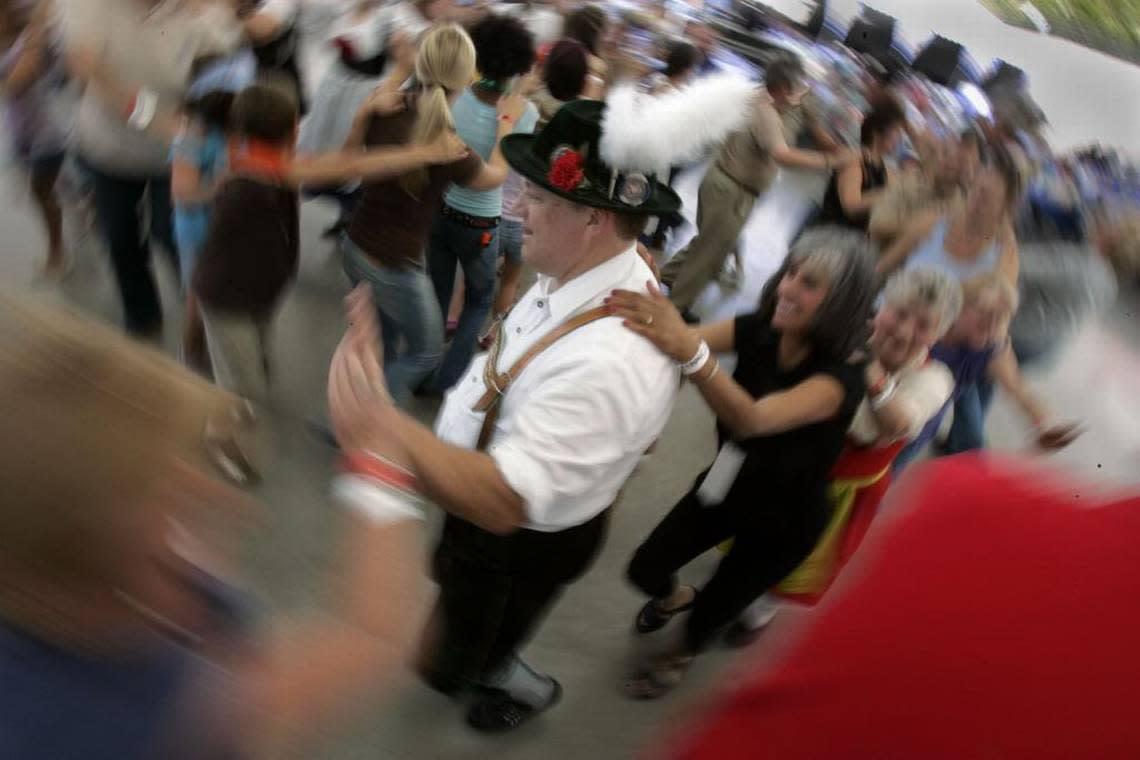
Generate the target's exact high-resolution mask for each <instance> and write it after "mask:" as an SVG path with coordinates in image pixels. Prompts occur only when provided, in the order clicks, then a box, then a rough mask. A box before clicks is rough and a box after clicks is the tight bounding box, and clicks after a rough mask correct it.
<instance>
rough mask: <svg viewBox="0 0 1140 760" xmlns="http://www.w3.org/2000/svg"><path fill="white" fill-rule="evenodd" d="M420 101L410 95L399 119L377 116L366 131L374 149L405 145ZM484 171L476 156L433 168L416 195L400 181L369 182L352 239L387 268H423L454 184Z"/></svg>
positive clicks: (355, 217) (351, 230) (353, 222)
mask: <svg viewBox="0 0 1140 760" xmlns="http://www.w3.org/2000/svg"><path fill="white" fill-rule="evenodd" d="M418 100H419V98H418V96H417V95H416V94H414V93H409V94H408V96H407V97H406V99H405V101H404V102H405V104H406V108H405V109H404V110H403V111H401V112H399V113H396V114H392V115H389V116H382V115H379V114H374V115H373V116H372V117H371V119H370V120H369V122H368V126H367V127H366V129H365V132H364V145H365V146H366V147H369V148H374V147H380V146H385V145H404V144H406V143H407V142H408V140H409V138H410V137H411V133H412V126H413V125H414V124H415V121H416V113H417V110H416V106H417V103H418ZM482 167H483V159H481V158H480V157H479V156H478V155H476V153H475V152H474V151H472V152H470V153H469V154H468V155H467V157H466V158H462V159H460V160H459V161H455V162H454V163H450V164H439V165H433V166H429V167H427V183H426V184H425V185H424V186H423V188H422V189H421V190H420V191H419V192H418V193H417V194H416V195H412V194H411V193H410V192H408V191H407V190H405V189H404V186H403V185H402V184H401V178H400V177H393V178H391V179H387V180H382V181H379V182H367V183H365V185H364V188H363V192H362V194H361V197H360V203H359V205H358V206H357V207H356V211H355V212H354V213H353V215H352V220H351V221H350V222H349V225H348V237H349V239H351V240H352V242H353V243H355V244H356V245H357V246H358V247H359V248H360V249H361V250H362V251H364V253H365V254H367V255H368V257H369V258H370V259H372V260H373V261H375V262H376V263H378V264H381V265H383V266H387V267H401V268H402V267H407V266H422V265H423V260H424V254H423V250H424V245H426V243H427V237H428V231H429V230H430V228H431V223H432V220H433V219H434V218H435V215H436V213H437V212H438V211H439V206H440V202H441V201H442V200H443V193H444V191H445V190H447V186H448V185H449V184H451V183H452V182H454V183H456V184H459V185H462V184H465V183H467V182H470V181H471V180H473V179H474V178H475V176H476V175H477V174H478V173H479V171H480V169H482Z"/></svg>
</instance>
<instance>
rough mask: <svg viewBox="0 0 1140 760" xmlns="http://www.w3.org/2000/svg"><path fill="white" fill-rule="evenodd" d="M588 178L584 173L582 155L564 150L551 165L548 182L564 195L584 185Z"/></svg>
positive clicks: (574, 151)
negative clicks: (583, 181)
mask: <svg viewBox="0 0 1140 760" xmlns="http://www.w3.org/2000/svg"><path fill="white" fill-rule="evenodd" d="M585 178H586V174H585V172H583V171H582V154H581V153H579V152H578V151H576V150H564V151H562V153H561V155H559V156H558V158H556V159H554V161H553V162H551V164H550V171H549V172H548V173H547V175H546V181H547V182H549V183H550V184H551V185H552V186H553V187H556V188H558V189H559V190H561V191H562V192H564V193H569V192H572V191H574V190H576V189H577V188H578V186H579V185H581V184H582V180H584V179H585Z"/></svg>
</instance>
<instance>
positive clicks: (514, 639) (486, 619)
mask: <svg viewBox="0 0 1140 760" xmlns="http://www.w3.org/2000/svg"><path fill="white" fill-rule="evenodd" d="M608 512H609V510H606V511H605V512H602V513H601V514H599V515H598V516H597V517H595V518H593V519H592V520H590V521H589V522H586V523H583V524H582V525H577V526H574V527H573V528H569V529H567V530H563V531H559V532H557V533H540V532H538V531H533V530H521V531H518V532H516V533H513V534H511V535H508V536H498V535H495V534H493V533H489V532H487V531H485V530H483V529H482V528H479V527H478V526H476V525H472V524H471V523H469V522H465V521H464V520H460V519H458V518H456V517H452V516H451V515H448V517H447V520H446V522H445V523H444V527H443V535H442V536H441V538H440V542H439V546H438V548H437V549H436V552H435V558H434V568H433V569H434V574H435V579H436V581H437V582H438V583H439V586H440V589H439V599H438V600H437V602H436V606H435V609H434V610H433V612H432V616H431V621H430V623H429V625H428V632H429V635H431V634H433V633H434V634H437V635H439V636H440V638H439V640H438V641H434V642H431V641H429V642H428V651H427V655H428V660H427V662H426V663H425V670H426V672H425V676H426V677H427V678H428V680H429V681H430V682H431V684H432V685H433V686H435V687H436V688H438V689H440V690H442V691H448V692H454V691H458V690H461V689H463V688H467V687H470V686H474V685H477V684H478V683H480V681H481V680H482V679H483V677H484V676H486V675H487V674H489V673H490V672H492V671H493V670H494V669H495V668H497V667H498V666H500V665H501V664H502V663H503V662H504V661H505V660H506V658H508V657H510V656H511V655H512V654H513V653H514V652H515V651H517V650H518V649H519V648H520V647H521V646H522V645H523V644H525V643H526V641H527V640H528V639H530V637H531V635H532V634H533V633H534V631H535V630H536V629H537V627H538V625H539V623H540V622H541V621H542V619H543V617H544V616H545V614H546V612H547V611H549V609H550V608H551V607H552V606H553V604H554V602H555V601H556V600H557V598H558V596H559V595H560V594H561V592H562V590H563V589H564V588H565V586H566V585H567V584H569V583H570V582H571V581H573V580H575V579H577V578H578V577H580V576H581V575H582V574H583V573H585V572H586V570H587V569H589V567H590V565H592V564H593V562H594V559H595V558H596V557H597V556H598V552H599V550H600V549H601V546H602V541H603V540H604V538H605V532H606V524H607V522H608Z"/></svg>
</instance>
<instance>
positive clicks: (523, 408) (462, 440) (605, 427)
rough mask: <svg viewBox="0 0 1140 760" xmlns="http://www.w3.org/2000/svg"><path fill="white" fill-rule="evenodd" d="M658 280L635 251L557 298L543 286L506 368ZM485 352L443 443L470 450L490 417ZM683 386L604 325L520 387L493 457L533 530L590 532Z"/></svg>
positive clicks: (621, 332)
mask: <svg viewBox="0 0 1140 760" xmlns="http://www.w3.org/2000/svg"><path fill="white" fill-rule="evenodd" d="M652 279H653V274H652V272H650V270H649V267H648V266H646V264H645V262H644V261H642V260H641V257H640V256H638V254H637V250H636V248H634V247H631V248H629V249H628V250H626V251H624V252H623V253H621V254H618V255H617V256H615V257H614V258H612V259H610V260H608V261H606V262H604V263H602V264H599V265H598V266H596V267H594V268H593V269H591V270H590V271H588V272H585V273H584V274H582V275H580V276H578V277H576V278H575V279H573V280H571V281H570V282H568V283H566V284H565V285H563V286H562V287H561V288H558V289H557V290H553V288H554V285H555V283H554V280H553V279H551V278H549V277H542V276H540V277H539V278H538V282H537V283H535V285H534V287H532V288H531V289H530V290H529V291H528V292H527V294H526V295H525V296H524V297H523V298H522V300H521V301H519V303H518V304H517V305H516V306H515V308H514V309H513V310H512V311H511V313H510V315H509V316H508V317H507V320H506V323H505V326H504V333H503V335H504V339H505V341H506V342H505V345H504V347H503V350H502V352H501V355H500V357H499V364H498V368H497V369H498V370H499V372H505V371H506V370H507V369H509V368H510V367H511V366H512V365H514V363H515V362H516V361H517V360H518V359H519V358H520V357H521V356H522V355H523V354H524V353H525V352H526V351H527V349H529V348H530V347H531V346H532V345H534V344H535V343H536V342H537V341H538V340H539V339H541V338H542V337H543V336H544V335H546V334H547V333H549V332H550V331H552V330H553V329H554V328H556V327H557V326H558V325H560V324H562V323H563V322H565V321H566V320H567V319H569V318H570V317H573V316H574V315H576V314H579V313H581V312H584V311H588V310H590V309H592V308H594V307H596V306H601V305H602V300H603V299H604V298H605V297H606V296H608V295H609V294H610V292H611V291H613V290H616V289H624V290H632V291H637V292H642V293H644V292H646V283H647V282H649V281H650V280H652ZM487 357H488V355H487V354H486V353H483V354H480V355H479V356H476V357H475V359H474V360H473V361H472V362H471V366H470V367H469V368H468V370H467V374H466V375H465V376H464V377H463V379H462V380H460V381H459V382H458V383H457V384H456V385H455V387H454V388H452V390H451V391H450V392H449V393H448V395H447V400H446V402H445V403H444V406H443V409H442V410H441V411H440V413H439V417H438V418H437V420H436V435H437V436H439V438H440V439H441V440H443V441H445V442H447V443H450V444H452V445H455V446H461V447H463V448H468V449H473V448H475V445H476V443H477V441H478V438H479V431H480V429H481V428H482V425H483V419H484V414H483V413H481V412H476V411H473V407H474V406H475V404H476V403H477V402H478V400H479V398H480V397H481V396H482V395H483V393H484V391H485V390H486V388H485V385H484V383H483V367H484V365H485V364H486V362H487ZM679 381H680V374H679V371H678V369H677V367H676V365H675V364H674V362H673V361H672V360H671V359H669V358H668V357H667V356H665V355H664V354H662V353H661V352H660V351H658V350H657V349H656V348H654V346H653V345H652V344H651V343H650V342H649V341H647V340H645V339H644V338H642V337H641V336H639V335H637V334H635V333H633V332H632V331H630V330H628V329H627V328H625V327H623V326H622V323H621V320H620V319H618V318H616V317H607V318H604V319H600V320H597V321H595V322H591V323H590V324H588V325H586V326H584V327H580V328H578V329H577V330H575V331H574V332H572V333H570V334H569V335H565V336H563V337H562V338H560V339H559V340H558V341H557V342H556V343H554V345H552V346H550V347H549V348H547V349H546V350H545V351H543V352H542V353H541V354H539V355H538V356H537V357H536V358H535V359H534V361H532V362H531V363H530V364H529V365H528V366H527V368H526V369H525V370H524V371H523V372H522V373H521V374H520V375H519V376H518V377H517V378H516V379H515V380H514V382H513V383H512V384H511V386H510V389H509V390H508V391H507V394H506V396H505V397H504V398H503V400H502V402H501V403H502V410H501V412H500V414H499V419H498V420H497V422H496V424H495V430H494V434H493V436H492V438H491V442H490V444H489V445H488V447H487V453H488V454H489V455H490V456H491V457H492V458H493V459H494V460H495V464H496V465H497V466H498V468H499V471H500V472H501V473H502V475H503V478H504V479H505V480H506V482H507V483H508V484H509V485H510V486H511V488H512V489H514V491H515V492H516V493H518V494H519V496H521V497H522V499H523V501H524V502H525V504H526V514H527V518H528V519H527V523H526V525H525V526H524V527H526V528H529V529H531V530H537V531H544V532H556V531H560V530H565V529H567V528H571V527H573V526H575V525H581V524H582V523H585V522H587V521H589V520H590V519H592V518H593V517H595V516H596V515H598V514H599V513H600V512H601V511H602V510H604V509H606V508H607V507H608V506H610V505H611V504H612V503H613V502H614V500H615V499H616V498H617V494H618V491H619V490H620V489H621V487H622V486H623V485H624V484H625V481H626V479H627V478H629V476H630V474H631V473H632V472H633V469H634V467H636V466H637V463H638V461H639V460H640V458H641V456H642V455H643V454H644V453H645V451H646V450H647V449H648V448H649V447H650V446H651V445H652V444H653V442H654V441H655V440H657V438H658V437H659V436H660V435H661V431H662V430H663V429H664V427H665V423H666V421H667V420H668V419H669V414H670V412H671V411H672V409H673V402H674V400H675V398H676V395H677V389H678V385H679Z"/></svg>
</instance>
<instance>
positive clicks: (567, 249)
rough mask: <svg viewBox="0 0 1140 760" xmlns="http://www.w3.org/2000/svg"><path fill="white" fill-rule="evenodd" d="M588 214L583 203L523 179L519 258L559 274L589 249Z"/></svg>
mask: <svg viewBox="0 0 1140 760" xmlns="http://www.w3.org/2000/svg"><path fill="white" fill-rule="evenodd" d="M591 215H592V213H591V210H590V209H588V208H586V207H584V206H579V205H577V204H574V203H571V202H570V201H568V200H565V199H564V198H561V197H559V196H557V195H555V194H554V193H551V192H547V191H546V190H544V189H542V188H541V187H539V186H538V185H535V184H533V183H530V182H528V183H526V188H525V189H524V191H523V205H522V212H521V214H520V216H521V217H522V223H523V243H522V255H523V259H525V260H526V262H527V263H528V264H530V265H531V266H532V267H534V268H535V270H537V271H538V272H539V273H541V274H544V275H546V276H548V277H555V278H559V277H561V276H562V275H563V274H565V273H566V272H568V271H569V270H570V269H572V268H573V267H574V266H575V265H577V264H578V262H580V261H581V260H582V258H583V256H585V254H586V252H587V251H588V250H589V241H590V240H591V239H592V229H593V227H592V225H590V219H591Z"/></svg>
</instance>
